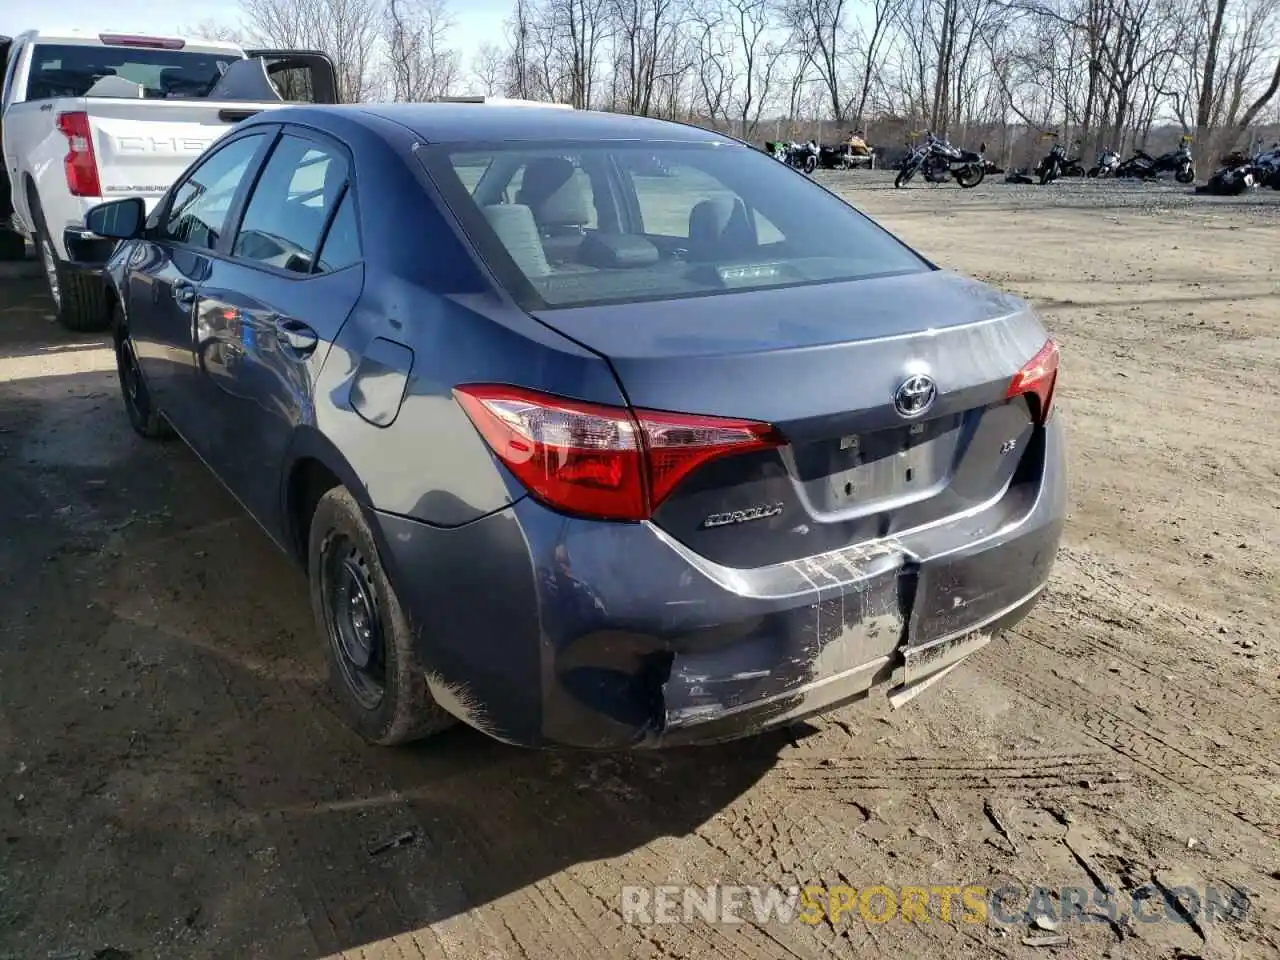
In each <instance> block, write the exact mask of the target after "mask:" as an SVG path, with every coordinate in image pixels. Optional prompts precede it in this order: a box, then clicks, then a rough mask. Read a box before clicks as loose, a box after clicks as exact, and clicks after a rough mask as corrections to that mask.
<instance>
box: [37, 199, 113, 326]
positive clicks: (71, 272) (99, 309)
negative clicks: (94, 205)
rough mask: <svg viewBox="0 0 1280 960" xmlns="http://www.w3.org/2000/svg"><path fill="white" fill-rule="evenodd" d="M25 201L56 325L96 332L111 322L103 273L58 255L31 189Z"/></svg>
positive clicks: (42, 212)
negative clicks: (72, 264)
mask: <svg viewBox="0 0 1280 960" xmlns="http://www.w3.org/2000/svg"><path fill="white" fill-rule="evenodd" d="M27 202H28V204H29V206H30V209H31V218H32V219H33V220H34V221H35V224H34V226H35V231H36V232H35V235H34V236H33V237H32V240H33V242H34V243H35V246H36V256H38V257H39V258H40V263H41V265H42V266H43V267H44V273H45V280H46V281H47V282H48V284H49V296H50V297H52V298H53V305H54V309H55V311H56V315H57V319H58V323H59V325H61V326H62V327H63V328H65V329H67V330H71V331H73V332H75V333H97V332H98V331H100V330H106V329H107V328H108V327H109V326H110V325H111V313H110V311H109V310H108V309H107V293H106V289H105V287H104V286H103V283H102V277H101V276H100V275H99V274H96V273H86V272H84V271H82V270H75V269H73V268H72V267H70V266H68V265H67V263H66V262H65V261H63V260H59V259H58V252H57V247H55V246H54V244H53V240H52V239H50V234H49V228H48V227H47V226H46V225H45V222H44V211H43V210H42V209H41V208H40V199H39V198H38V197H37V196H36V193H35V190H34V189H28V191H27Z"/></svg>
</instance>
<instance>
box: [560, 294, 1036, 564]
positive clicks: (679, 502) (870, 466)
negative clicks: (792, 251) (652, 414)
mask: <svg viewBox="0 0 1280 960" xmlns="http://www.w3.org/2000/svg"><path fill="white" fill-rule="evenodd" d="M538 318H539V319H540V320H541V321H542V322H544V323H546V324H547V325H549V326H551V327H552V328H554V329H556V330H558V331H560V332H561V333H563V334H565V335H567V336H570V337H572V338H574V339H575V340H577V341H579V342H580V343H582V344H584V345H585V346H588V347H590V348H591V349H594V350H596V351H598V352H600V353H601V354H603V355H604V356H606V357H608V358H609V360H610V361H611V363H612V364H613V366H614V369H615V370H616V372H617V375H618V378H619V380H620V382H621V384H622V388H623V390H624V392H625V393H626V395H627V397H628V399H629V401H630V402H631V403H632V404H633V405H634V406H636V407H643V408H650V409H657V410H667V411H673V412H680V413H695V414H705V415H713V416H723V417H735V418H744V419H750V420H759V421H763V422H767V423H772V424H774V425H775V426H776V427H778V428H779V429H780V430H781V431H782V433H783V434H784V435H785V436H786V438H787V440H788V444H787V446H786V447H784V448H783V449H781V450H777V451H767V452H763V453H759V454H750V455H745V456H739V457H731V458H727V459H722V460H718V461H714V462H711V463H709V464H707V465H706V466H704V467H702V468H701V469H700V470H698V471H697V472H696V473H694V474H693V475H692V476H690V477H689V478H687V479H686V480H685V481H684V483H683V484H682V485H681V486H680V487H679V488H678V489H677V490H676V491H675V492H674V493H673V494H672V495H671V496H670V497H669V498H668V499H667V500H666V501H664V502H663V503H662V504H661V505H660V507H659V508H658V510H657V512H656V513H655V515H654V522H655V523H657V524H658V525H659V526H661V527H662V528H663V529H665V530H666V531H667V532H668V533H669V534H671V535H672V536H674V537H676V538H677V539H679V540H680V541H682V542H683V543H685V544H686V545H687V546H689V547H690V548H691V549H693V550H695V551H696V552H698V553H700V554H702V555H703V556H706V557H708V558H709V559H712V560H715V561H716V562H719V563H723V564H727V565H730V566H739V567H750V566H761V565H765V564H770V563H780V562H785V561H788V560H794V559H798V558H801V557H806V556H813V555H815V554H819V553H824V552H827V551H829V550H835V549H839V548H842V547H846V546H848V545H849V544H850V543H857V542H860V541H864V540H871V539H876V538H880V537H886V536H891V535H893V534H895V533H897V532H901V531H903V530H907V529H911V528H914V527H917V526H920V525H922V524H925V523H931V522H935V521H937V520H940V519H943V518H945V517H947V516H950V515H953V514H955V513H959V512H963V511H965V510H969V509H972V508H974V507H976V506H978V505H980V504H982V503H985V502H988V501H990V500H992V499H994V498H996V497H998V496H1000V495H1001V494H1002V492H1003V491H1004V490H1005V488H1006V487H1007V486H1008V485H1009V483H1010V481H1011V480H1012V479H1013V477H1014V474H1015V470H1016V468H1017V465H1018V462H1019V459H1020V456H1019V455H1020V454H1021V453H1022V452H1023V451H1024V450H1025V449H1026V448H1027V447H1028V445H1029V444H1028V441H1029V437H1030V435H1031V433H1032V431H1033V430H1034V423H1033V421H1032V408H1031V405H1030V404H1029V403H1028V401H1027V400H1026V399H1025V398H1022V397H1018V398H1015V399H1013V400H1009V399H1007V393H1008V389H1009V384H1010V382H1011V380H1012V378H1013V377H1014V375H1015V374H1016V373H1017V372H1018V370H1020V369H1021V368H1022V366H1023V365H1024V364H1025V363H1026V362H1027V361H1028V360H1030V359H1031V358H1032V356H1034V355H1035V354H1036V352H1037V351H1038V350H1039V349H1040V348H1041V347H1042V346H1043V345H1044V343H1045V340H1046V333H1045V331H1044V329H1043V328H1042V327H1041V325H1040V323H1039V321H1038V320H1037V319H1036V318H1035V316H1034V314H1033V313H1031V311H1030V310H1029V309H1028V308H1027V307H1026V305H1025V304H1024V303H1023V302H1022V301H1020V300H1018V299H1017V298H1015V297H1011V296H1008V295H1006V294H1003V293H1000V292H999V291H996V290H994V289H992V288H990V287H987V286H985V285H983V284H980V283H977V282H975V281H972V280H968V279H965V278H962V277H959V276H956V275H953V274H949V273H946V272H944V271H930V272H927V273H919V274H912V275H908V276H898V277H885V278H877V279H870V280H860V281H855V282H850V283H833V284H821V285H814V286H806V287H792V288H788V289H783V290H761V291H753V292H749V293H747V292H744V293H740V294H739V293H733V294H724V295H718V296H711V297H702V298H691V299H684V300H668V301H661V302H650V303H632V304H623V305H611V306H593V307H577V308H569V309H563V310H551V311H544V312H541V313H540V314H539V315H538ZM917 377H924V378H927V379H926V380H923V381H921V380H915V379H914V378H917ZM928 380H931V381H932V383H933V389H932V400H931V402H930V403H929V404H928V406H927V409H925V410H923V411H921V412H918V413H914V414H913V415H911V416H905V415H904V414H903V412H902V411H901V410H900V409H899V404H898V401H897V400H896V399H895V397H896V396H898V395H899V392H900V389H901V388H903V385H904V384H908V382H909V381H910V386H917V387H921V388H923V387H927V386H928ZM906 392H907V393H913V392H914V394H915V398H916V400H917V401H919V400H920V399H921V398H922V397H924V396H925V394H927V393H928V391H925V394H922V393H920V392H919V391H912V390H910V389H908V390H907V391H906ZM911 401H912V398H911V397H910V396H904V397H903V398H902V402H903V405H904V406H905V407H906V408H907V409H908V410H910V408H911V405H912V404H911ZM1015 451H1016V453H1017V454H1018V455H1009V454H1012V453H1014V452H1015Z"/></svg>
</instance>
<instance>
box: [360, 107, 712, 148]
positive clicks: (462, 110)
mask: <svg viewBox="0 0 1280 960" xmlns="http://www.w3.org/2000/svg"><path fill="white" fill-rule="evenodd" d="M339 109H341V108H339ZM359 109H360V110H361V111H363V112H365V113H368V114H371V115H373V116H377V117H382V118H384V119H387V120H391V121H393V122H395V123H398V124H400V125H401V126H404V127H407V128H408V129H410V130H412V131H413V132H414V133H415V134H417V135H418V136H419V137H421V138H422V139H423V140H425V141H427V142H428V143H432V142H434V143H447V142H450V141H459V140H653V141H663V140H665V141H681V142H686V143H698V142H704V143H712V142H722V143H723V142H727V141H728V138H726V137H723V136H721V135H720V134H718V133H713V132H712V131H710V130H703V129H702V128H700V127H694V126H688V125H685V124H683V123H672V122H671V121H668V120H656V119H654V118H652V117H633V116H630V115H629V114H622V113H598V112H596V111H594V110H543V109H539V108H538V107H536V106H532V105H523V106H510V105H507V104H500V103H368V104H361V105H360V106H359Z"/></svg>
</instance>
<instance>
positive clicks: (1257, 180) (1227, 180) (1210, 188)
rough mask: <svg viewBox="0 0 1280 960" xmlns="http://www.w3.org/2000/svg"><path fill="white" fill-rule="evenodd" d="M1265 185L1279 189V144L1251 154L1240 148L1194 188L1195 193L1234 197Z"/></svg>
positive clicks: (1223, 159)
mask: <svg viewBox="0 0 1280 960" xmlns="http://www.w3.org/2000/svg"><path fill="white" fill-rule="evenodd" d="M1267 186H1269V187H1272V188H1273V189H1276V190H1280V144H1276V145H1275V146H1273V147H1272V148H1271V149H1270V150H1262V149H1259V150H1258V151H1257V152H1256V153H1255V154H1254V155H1253V156H1249V155H1248V154H1246V153H1244V152H1243V151H1241V150H1236V151H1233V152H1231V153H1229V154H1227V155H1226V156H1225V157H1223V158H1222V167H1221V169H1219V170H1218V172H1217V173H1215V174H1214V175H1213V176H1212V177H1210V178H1209V182H1208V183H1206V184H1204V185H1202V186H1199V187H1196V193H1204V194H1209V195H1211V196H1218V197H1234V196H1239V195H1240V194H1242V193H1247V192H1248V191H1250V190H1252V189H1254V188H1256V187H1267Z"/></svg>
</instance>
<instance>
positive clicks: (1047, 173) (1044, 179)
mask: <svg viewBox="0 0 1280 960" xmlns="http://www.w3.org/2000/svg"><path fill="white" fill-rule="evenodd" d="M1055 179H1057V178H1056V177H1054V175H1053V167H1052V166H1048V167H1044V168H1043V169H1042V170H1041V171H1040V186H1042V187H1043V186H1044V185H1045V184H1047V183H1049V182H1050V181H1051V180H1055Z"/></svg>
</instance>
